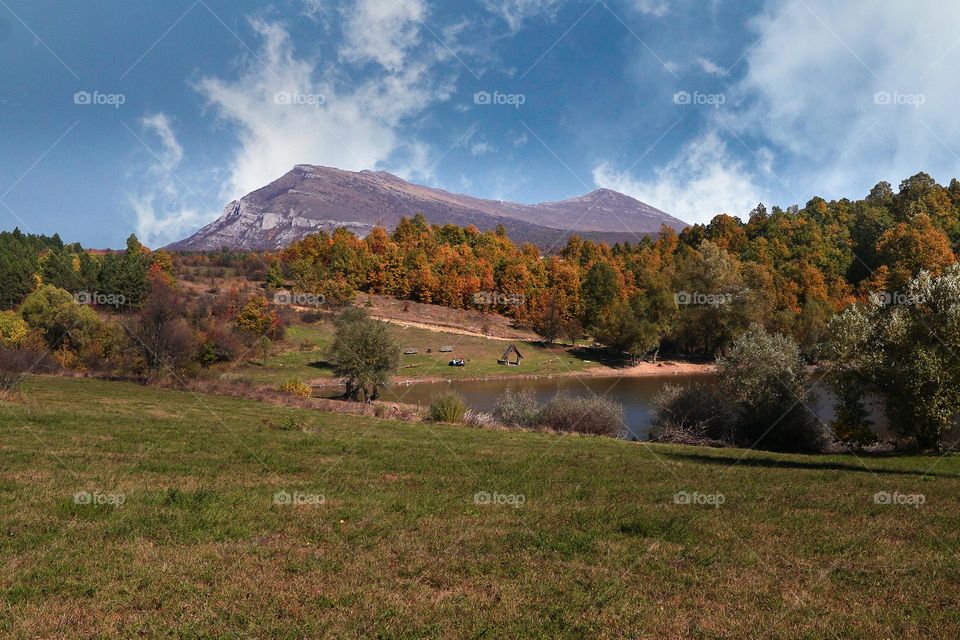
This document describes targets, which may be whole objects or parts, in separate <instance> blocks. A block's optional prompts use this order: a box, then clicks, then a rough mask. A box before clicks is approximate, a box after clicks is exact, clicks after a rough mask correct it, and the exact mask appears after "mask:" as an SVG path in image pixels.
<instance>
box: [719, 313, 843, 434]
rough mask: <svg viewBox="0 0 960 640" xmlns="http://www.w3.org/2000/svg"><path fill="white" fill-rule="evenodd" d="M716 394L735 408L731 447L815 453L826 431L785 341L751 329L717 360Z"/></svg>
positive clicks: (803, 371) (797, 358)
mask: <svg viewBox="0 0 960 640" xmlns="http://www.w3.org/2000/svg"><path fill="white" fill-rule="evenodd" d="M717 372H718V375H719V379H720V382H719V392H720V393H722V394H723V397H724V398H726V399H728V400H729V402H730V403H731V404H732V406H734V407H735V418H734V425H735V430H736V444H738V445H741V446H748V447H756V448H758V449H769V450H773V451H794V452H818V451H822V450H823V449H824V447H825V446H826V445H827V442H828V437H827V431H826V429H825V428H824V426H823V425H822V424H820V423H819V421H818V420H817V419H816V418H815V417H814V415H813V414H812V411H811V409H810V408H809V407H812V406H813V404H814V402H815V401H814V398H813V395H812V393H811V392H810V391H809V389H810V380H809V375H808V373H807V367H806V363H805V362H804V360H803V358H802V357H801V355H800V348H799V347H798V346H797V344H796V342H794V341H793V340H792V339H791V338H789V337H787V336H784V335H781V334H770V333H767V332H766V331H765V330H764V329H763V328H762V327H760V326H758V325H755V326H753V327H751V328H750V330H749V331H747V332H746V333H744V334H743V335H741V336H740V337H739V338H738V339H737V340H736V341H735V342H734V343H733V345H732V346H731V348H730V351H729V353H728V354H727V355H726V356H724V357H723V358H720V359H719V360H718V361H717Z"/></svg>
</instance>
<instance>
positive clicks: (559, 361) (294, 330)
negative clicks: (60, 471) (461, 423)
mask: <svg viewBox="0 0 960 640" xmlns="http://www.w3.org/2000/svg"><path fill="white" fill-rule="evenodd" d="M390 329H391V331H392V332H393V334H394V335H395V336H396V338H397V340H398V341H399V342H400V344H401V346H402V348H407V347H412V348H416V349H417V350H418V351H419V353H417V354H416V355H404V356H402V358H401V367H402V368H401V369H400V371H399V372H398V373H397V375H398V377H400V378H409V379H417V378H448V379H459V378H473V377H477V376H489V375H523V374H543V375H546V374H551V373H561V372H570V371H582V370H583V369H585V368H587V367H589V366H590V363H589V362H585V361H584V360H583V359H582V358H578V357H576V356H575V355H573V354H571V353H569V352H568V351H567V350H566V349H564V348H563V347H559V346H557V347H553V348H546V347H543V346H541V345H539V344H534V343H530V342H517V343H516V344H517V348H518V349H520V352H521V353H522V354H523V356H524V359H523V362H522V364H521V366H519V367H507V366H504V365H499V364H497V359H498V358H500V356H502V355H503V352H504V350H505V349H506V348H507V346H508V345H509V344H510V343H509V342H505V341H502V340H493V339H489V338H482V337H479V336H470V335H460V334H456V333H448V332H439V331H431V330H429V329H421V328H418V327H402V326H397V325H391V327H390ZM332 337H333V325H332V324H331V323H329V322H317V323H315V324H297V325H293V326H291V327H290V329H289V330H288V332H287V338H286V341H285V343H284V344H283V345H278V346H280V347H281V349H282V350H278V352H277V353H274V354H273V355H271V356H269V357H268V358H267V360H266V365H263V363H262V362H261V361H260V358H259V356H258V355H257V354H255V353H248V354H247V356H246V357H245V358H244V361H243V362H242V363H240V364H236V363H230V364H227V365H223V366H222V367H221V368H219V369H215V370H214V373H223V372H226V375H225V377H226V378H228V379H236V380H244V381H248V382H252V383H255V384H270V385H275V384H279V383H280V382H283V381H285V380H287V379H289V378H297V379H299V380H303V381H307V380H317V379H323V378H331V377H333V371H332V369H331V368H330V367H329V366H328V365H327V363H326V362H325V360H324V353H325V349H326V347H327V345H329V344H330V340H331V339H332ZM443 346H451V347H453V351H452V352H450V353H440V351H439V349H440V348H441V347H443ZM427 349H432V353H427ZM453 357H457V358H463V359H465V360H466V361H467V365H466V366H465V367H451V366H449V362H450V360H451V359H452V358H453Z"/></svg>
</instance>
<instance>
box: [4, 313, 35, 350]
mask: <svg viewBox="0 0 960 640" xmlns="http://www.w3.org/2000/svg"><path fill="white" fill-rule="evenodd" d="M29 333H30V327H29V326H28V325H27V323H26V322H24V321H23V318H21V317H20V316H19V314H17V313H15V312H13V311H0V347H7V348H11V349H12V348H15V347H19V346H20V344H21V343H22V342H23V341H24V340H25V339H26V337H27V335H28V334H29Z"/></svg>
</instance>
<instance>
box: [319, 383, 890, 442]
mask: <svg viewBox="0 0 960 640" xmlns="http://www.w3.org/2000/svg"><path fill="white" fill-rule="evenodd" d="M714 379H715V378H714V376H713V375H712V374H699V375H665V376H653V377H645V378H641V377H632V378H631V377H617V376H596V377H583V378H577V377H572V376H571V377H563V378H552V379H551V378H519V379H512V380H511V379H505V380H474V381H450V382H415V383H411V384H406V385H403V384H400V385H395V386H393V387H391V388H389V389H386V390H384V391H383V392H381V399H383V400H387V401H394V402H405V403H407V404H420V405H428V404H430V400H431V399H432V398H433V397H434V396H436V395H437V394H439V393H440V392H442V391H444V390H447V389H452V390H454V391H457V392H459V393H460V394H461V395H462V396H463V397H464V399H465V400H466V401H467V404H468V405H469V406H470V407H472V408H474V409H477V410H479V411H486V412H492V411H493V408H494V406H495V405H496V403H497V398H498V397H499V396H500V394H501V393H503V392H504V390H506V389H510V390H511V391H514V392H518V391H522V390H529V391H532V392H533V393H534V395H535V396H536V398H537V400H538V401H539V402H540V403H541V404H543V403H546V402H547V401H548V400H550V399H551V398H552V397H553V396H554V395H556V394H557V392H558V391H566V392H567V393H568V394H570V395H574V396H592V395H594V394H596V395H601V396H605V397H607V398H610V399H611V400H614V401H616V402H619V403H620V404H622V405H623V413H624V417H625V418H626V421H627V427H628V428H629V430H630V433H629V437H630V438H631V439H634V440H646V439H647V437H648V435H649V433H650V410H651V404H652V401H653V397H654V396H655V395H656V394H657V392H658V391H659V390H660V389H661V388H662V387H663V386H664V385H665V384H679V385H692V384H696V383H701V384H712V382H713V381H714ZM812 390H813V395H814V399H813V402H812V403H810V404H808V407H809V408H810V409H811V410H813V412H814V413H815V415H816V416H817V418H818V419H819V420H821V421H823V422H825V423H829V422H830V421H832V420H833V419H834V417H835V415H834V411H833V397H832V394H830V393H829V392H828V391H827V390H826V389H824V388H823V386H821V385H819V384H818V385H815V386H814V387H813V389H812ZM332 393H333V391H330V394H332ZM868 408H869V409H870V410H871V414H872V415H871V418H872V419H873V420H874V431H876V432H877V433H878V435H883V436H886V435H888V434H889V431H888V429H887V426H886V420H885V418H884V417H883V412H882V410H881V409H880V407H879V405H876V406H870V405H868Z"/></svg>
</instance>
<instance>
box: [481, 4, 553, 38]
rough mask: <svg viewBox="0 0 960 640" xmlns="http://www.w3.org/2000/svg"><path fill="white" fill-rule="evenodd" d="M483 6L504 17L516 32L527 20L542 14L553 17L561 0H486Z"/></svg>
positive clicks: (512, 30)
mask: <svg viewBox="0 0 960 640" xmlns="http://www.w3.org/2000/svg"><path fill="white" fill-rule="evenodd" d="M483 6H484V7H486V8H487V10H488V11H490V12H492V13H495V14H496V15H498V16H499V17H500V18H501V19H503V21H504V22H506V23H507V26H508V27H510V31H511V32H514V33H516V32H517V31H519V30H520V29H521V28H522V27H523V22H524V21H525V20H528V19H530V18H534V17H538V16H540V15H546V16H547V17H550V18H552V17H553V16H554V15H555V14H556V11H557V9H558V8H559V6H560V0H484V2H483Z"/></svg>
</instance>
